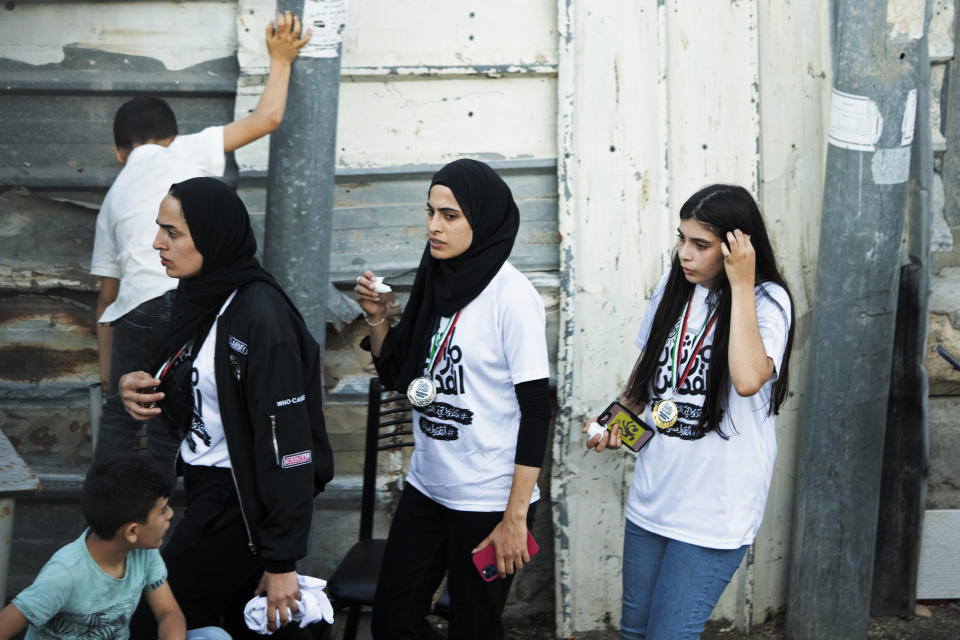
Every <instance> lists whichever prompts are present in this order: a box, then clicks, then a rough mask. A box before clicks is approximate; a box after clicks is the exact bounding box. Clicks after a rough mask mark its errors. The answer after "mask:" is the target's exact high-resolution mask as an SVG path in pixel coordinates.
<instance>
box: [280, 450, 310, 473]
mask: <svg viewBox="0 0 960 640" xmlns="http://www.w3.org/2000/svg"><path fill="white" fill-rule="evenodd" d="M311 460H312V457H311V456H310V451H309V450H307V451H301V452H300V453H291V454H290V455H288V456H283V462H281V463H280V468H282V469H289V468H290V467H299V466H300V465H304V464H310V461H311Z"/></svg>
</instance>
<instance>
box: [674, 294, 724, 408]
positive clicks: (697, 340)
mask: <svg viewBox="0 0 960 640" xmlns="http://www.w3.org/2000/svg"><path fill="white" fill-rule="evenodd" d="M691 302H693V293H692V292H691V293H690V299H689V300H687V305H686V307H685V308H684V311H683V322H682V326H681V329H680V333H679V334H678V335H677V339H676V341H675V342H674V344H673V357H672V358H671V359H670V360H671V365H672V367H671V369H672V370H671V373H670V382H671V383H672V384H673V393H676V392H677V389H679V388H680V387H682V386H683V381H684V380H686V379H687V374H689V373H690V367H692V366H693V361H694V360H696V359H697V354H698V353H700V349H701V348H702V347H703V341H704V340H706V338H707V334H708V333H710V329H711V328H712V327H713V325H714V323H715V322H716V321H717V311H716V309H715V308H712V309H711V310H710V315H709V316H708V317H707V318H706V319H704V321H703V326H701V327H700V330H699V331H698V332H697V333H696V335H694V336H693V344H694V347H693V352H692V353H691V354H690V360H688V361H687V366H686V368H685V369H684V370H683V375H681V376H680V380H679V381H676V380H677V369H679V368H680V346H681V344H682V343H683V336H685V335H686V334H687V320H688V319H689V317H690V303H691Z"/></svg>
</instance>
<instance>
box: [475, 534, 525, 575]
mask: <svg viewBox="0 0 960 640" xmlns="http://www.w3.org/2000/svg"><path fill="white" fill-rule="evenodd" d="M538 551H540V545H538V544H537V541H536V540H534V539H533V534H532V533H530V531H529V530H528V531H527V553H529V554H530V557H531V558H532V557H533V556H535V555H536V553H537V552H538ZM473 566H475V567H476V568H477V571H479V572H480V577H481V578H483V581H484V582H492V581H493V580H496V579H497V576H498V575H499V573H498V572H497V549H496V547H494V546H493V545H492V544H491V545H490V546H488V547H484V548H483V549H482V550H480V551H477V552H476V553H475V554H473Z"/></svg>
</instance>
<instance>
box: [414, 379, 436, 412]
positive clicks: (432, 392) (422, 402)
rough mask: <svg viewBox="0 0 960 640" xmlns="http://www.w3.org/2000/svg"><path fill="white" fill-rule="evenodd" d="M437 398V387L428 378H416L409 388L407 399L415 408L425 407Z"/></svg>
mask: <svg viewBox="0 0 960 640" xmlns="http://www.w3.org/2000/svg"><path fill="white" fill-rule="evenodd" d="M436 397H437V387H436V385H434V384H433V380H431V379H430V378H428V377H426V376H420V377H419V378H414V379H413V380H412V381H411V382H410V384H409V385H408V386H407V399H408V400H409V401H410V404H412V405H413V406H415V407H425V406H427V405H428V404H431V403H432V402H433V400H434V398H436Z"/></svg>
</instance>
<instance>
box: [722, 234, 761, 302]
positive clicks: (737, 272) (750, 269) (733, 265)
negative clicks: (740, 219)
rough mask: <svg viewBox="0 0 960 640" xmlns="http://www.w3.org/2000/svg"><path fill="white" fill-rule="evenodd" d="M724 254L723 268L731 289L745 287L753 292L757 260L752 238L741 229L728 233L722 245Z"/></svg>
mask: <svg viewBox="0 0 960 640" xmlns="http://www.w3.org/2000/svg"><path fill="white" fill-rule="evenodd" d="M720 250H721V251H722V252H723V268H724V269H725V270H726V272H727V279H728V280H729V281H730V286H731V287H736V286H738V285H744V286H748V287H750V289H751V290H753V286H754V284H755V280H754V278H755V277H756V273H755V272H756V264H757V258H756V255H755V254H754V251H753V244H751V242H750V236H748V235H747V234H745V233H744V232H743V231H740V229H734V230H733V231H727V237H726V242H721V243H720Z"/></svg>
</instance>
